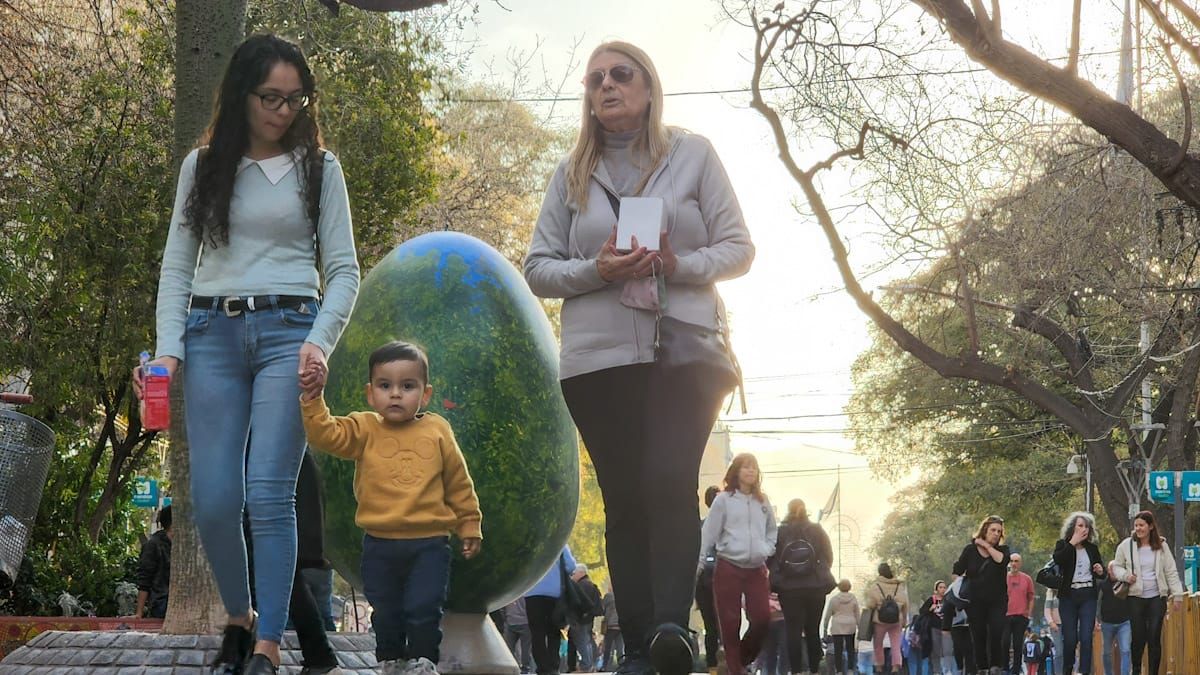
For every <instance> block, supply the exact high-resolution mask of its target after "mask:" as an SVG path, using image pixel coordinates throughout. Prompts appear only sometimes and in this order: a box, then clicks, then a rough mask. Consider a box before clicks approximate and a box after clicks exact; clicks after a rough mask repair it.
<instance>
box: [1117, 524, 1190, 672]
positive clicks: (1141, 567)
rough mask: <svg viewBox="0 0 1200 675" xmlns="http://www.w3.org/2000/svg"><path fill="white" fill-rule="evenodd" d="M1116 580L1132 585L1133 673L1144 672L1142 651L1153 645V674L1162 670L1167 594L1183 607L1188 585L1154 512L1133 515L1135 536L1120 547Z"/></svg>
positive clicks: (1151, 654) (1130, 606)
mask: <svg viewBox="0 0 1200 675" xmlns="http://www.w3.org/2000/svg"><path fill="white" fill-rule="evenodd" d="M1112 571H1113V574H1114V575H1115V576H1114V580H1122V581H1125V582H1126V583H1128V584H1129V617H1130V624H1131V627H1132V629H1133V631H1132V632H1133V639H1132V655H1133V673H1134V675H1140V674H1141V672H1142V653H1143V652H1144V651H1145V650H1146V647H1147V646H1149V648H1150V655H1149V661H1150V663H1149V666H1150V669H1149V670H1148V671H1147V672H1149V673H1158V665H1159V663H1161V661H1162V626H1163V619H1164V618H1165V616H1166V613H1167V596H1170V597H1171V598H1172V600H1173V601H1174V609H1176V610H1178V609H1180V607H1181V605H1182V601H1183V595H1184V592H1185V591H1184V588H1183V584H1182V583H1180V581H1179V570H1177V569H1176V568H1175V558H1174V557H1172V556H1171V547H1170V546H1168V545H1167V540H1166V539H1163V538H1162V536H1161V535H1159V533H1158V522H1157V521H1155V519H1154V514H1153V513H1151V512H1149V511H1141V512H1139V513H1138V514H1137V515H1136V516H1134V517H1133V536H1131V537H1126V538H1125V541H1122V542H1121V543H1120V544H1119V545H1118V546H1117V552H1116V554H1115V555H1114V556H1113V562H1112Z"/></svg>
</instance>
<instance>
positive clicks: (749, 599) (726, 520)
mask: <svg viewBox="0 0 1200 675" xmlns="http://www.w3.org/2000/svg"><path fill="white" fill-rule="evenodd" d="M776 530H777V526H776V524H775V514H774V511H773V510H772V508H771V503H770V502H769V501H768V500H767V496H766V495H765V494H763V491H762V473H761V472H760V471H759V468H758V460H757V459H756V458H755V457H754V455H751V454H750V453H742V454H740V455H738V456H736V457H734V458H733V462H732V463H730V465H729V469H728V470H727V471H726V472H725V489H724V490H723V491H722V492H721V493H720V494H719V495H717V498H716V499H715V500H713V505H712V509H711V510H710V511H709V512H708V518H706V519H705V520H704V529H703V531H702V534H701V540H700V541H701V544H700V558H699V562H698V564H697V570H696V571H697V573H699V572H700V571H702V570H703V567H704V560H705V558H706V557H707V556H708V555H709V554H710V553H715V554H716V556H717V565H716V569H715V570H714V571H713V596H714V597H715V599H716V605H717V620H718V622H719V623H720V626H721V643H722V644H723V645H725V664H726V665H727V666H728V668H729V675H743V673H745V672H746V666H749V665H750V664H751V663H754V659H755V657H757V656H758V652H759V650H760V649H761V648H762V642H763V639H764V638H765V637H766V633H767V629H768V628H769V625H770V621H771V610H770V607H769V606H768V597H769V596H770V594H771V587H770V582H769V579H768V573H767V559H768V558H770V557H771V555H773V554H774V553H775V537H776ZM743 606H744V608H745V611H746V617H747V618H748V619H749V621H750V627H749V629H748V630H747V631H746V634H745V636H742V635H741V627H742V626H741V624H742V609H743Z"/></svg>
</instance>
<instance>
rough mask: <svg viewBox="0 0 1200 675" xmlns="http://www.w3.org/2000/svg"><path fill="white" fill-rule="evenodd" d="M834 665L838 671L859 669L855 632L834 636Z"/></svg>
mask: <svg viewBox="0 0 1200 675" xmlns="http://www.w3.org/2000/svg"><path fill="white" fill-rule="evenodd" d="M833 667H834V669H835V670H837V672H838V673H844V672H846V670H847V669H849V670H853V671H855V672H857V671H858V650H857V649H856V648H855V646H854V633H851V634H849V635H834V636H833Z"/></svg>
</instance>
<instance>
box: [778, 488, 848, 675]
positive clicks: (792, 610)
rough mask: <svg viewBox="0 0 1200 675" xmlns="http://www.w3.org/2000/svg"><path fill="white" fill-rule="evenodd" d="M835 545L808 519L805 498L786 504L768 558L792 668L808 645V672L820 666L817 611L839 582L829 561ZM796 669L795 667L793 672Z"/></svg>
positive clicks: (820, 653) (819, 617)
mask: <svg viewBox="0 0 1200 675" xmlns="http://www.w3.org/2000/svg"><path fill="white" fill-rule="evenodd" d="M832 561H833V546H832V545H831V544H830V543H829V535H827V534H826V533H825V530H824V528H822V527H821V526H820V525H818V524H817V523H814V522H812V521H811V520H809V518H808V509H807V508H806V507H805V505H804V500H802V499H793V500H792V501H790V502H788V512H787V516H786V517H784V519H783V523H782V524H780V526H779V533H778V537H777V539H776V542H775V555H774V557H772V558H771V561H770V564H769V568H770V570H771V588H772V590H774V591H776V592H777V593H778V594H779V604H780V605H781V606H782V607H783V618H784V622H785V624H786V626H787V650H788V660H789V661H790V662H791V663H792V664H794V665H795V666H797V667H798V666H799V665H800V664H801V663H803V661H802V659H801V655H802V654H803V653H804V650H805V647H807V649H808V671H805V672H809V671H811V672H813V673H816V672H818V671H819V670H820V666H821V655H822V654H823V653H824V650H823V649H822V648H821V613H822V611H823V610H824V608H825V597H826V596H827V595H829V592H830V591H832V590H833V588H834V586H836V585H837V582H835V581H834V579H833V572H831V571H830V564H831V563H832ZM797 672H799V671H797Z"/></svg>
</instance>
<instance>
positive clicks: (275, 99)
mask: <svg viewBox="0 0 1200 675" xmlns="http://www.w3.org/2000/svg"><path fill="white" fill-rule="evenodd" d="M253 95H254V96H257V97H258V100H260V101H262V106H263V107H264V108H266V109H267V110H279V109H280V108H282V107H283V104H284V103H287V107H288V108H290V109H292V110H304V109H305V108H307V107H308V106H310V105H312V102H313V98H314V97H315V96H316V94H292V95H291V96H280V95H279V94H260V93H258V92H257V91H256V92H254V94H253Z"/></svg>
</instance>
